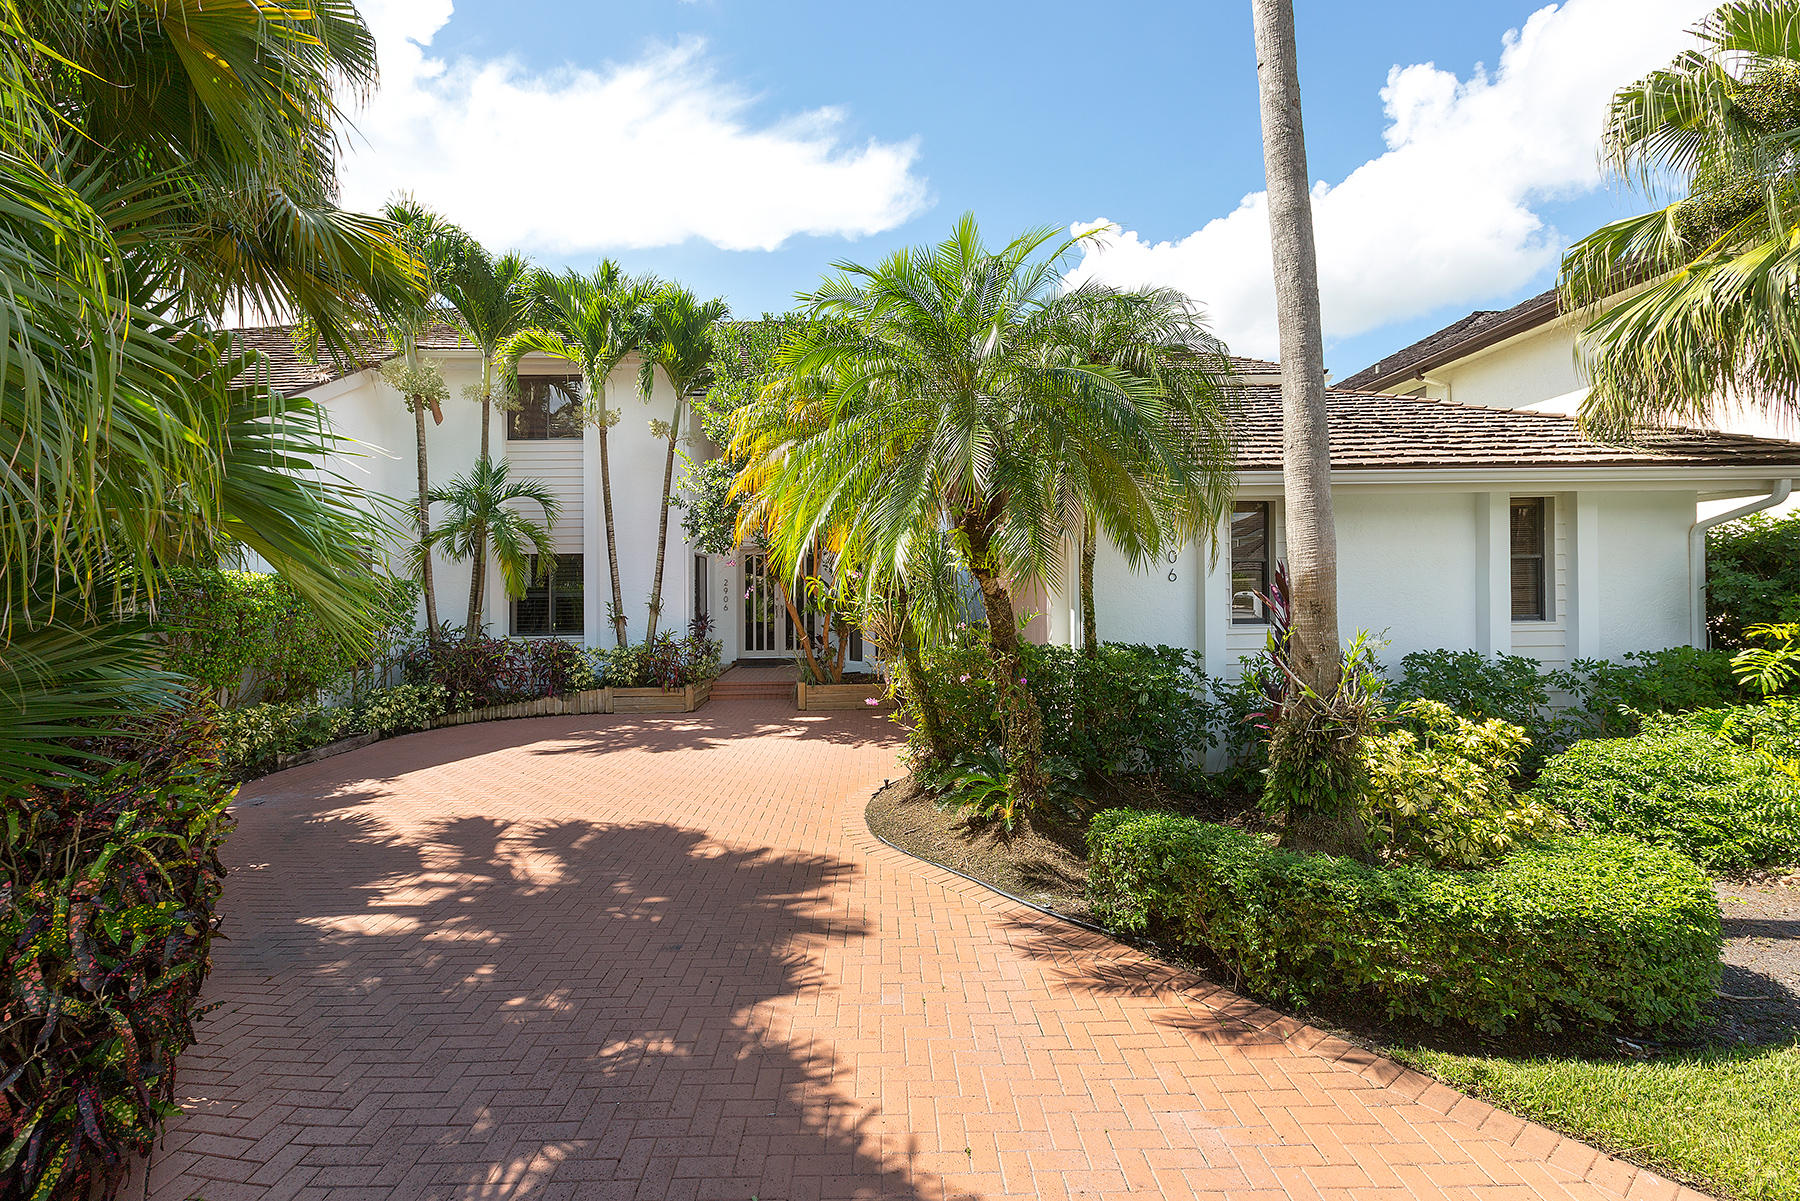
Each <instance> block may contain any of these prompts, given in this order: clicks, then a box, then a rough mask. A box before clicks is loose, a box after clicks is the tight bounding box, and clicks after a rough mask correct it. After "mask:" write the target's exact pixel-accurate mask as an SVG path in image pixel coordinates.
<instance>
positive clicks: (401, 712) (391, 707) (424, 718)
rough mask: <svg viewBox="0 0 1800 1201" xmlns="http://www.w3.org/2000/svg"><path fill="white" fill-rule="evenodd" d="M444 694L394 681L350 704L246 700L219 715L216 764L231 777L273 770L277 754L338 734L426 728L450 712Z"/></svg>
mask: <svg viewBox="0 0 1800 1201" xmlns="http://www.w3.org/2000/svg"><path fill="white" fill-rule="evenodd" d="M448 697H449V694H448V692H446V691H445V689H444V688H443V686H442V685H439V684H399V685H396V686H394V687H393V688H382V689H378V690H376V691H374V692H371V693H368V694H367V695H365V696H364V697H363V698H362V699H361V700H359V701H357V702H356V703H355V704H351V705H321V704H319V703H318V702H317V701H295V702H291V703H289V704H284V705H277V704H266V705H251V706H249V707H248V708H245V709H227V710H225V711H224V712H222V713H220V714H219V716H218V729H219V765H220V767H221V769H222V770H223V771H224V772H225V774H226V775H227V776H228V777H230V778H231V779H234V780H245V779H250V778H252V777H255V776H260V775H263V774H264V773H266V772H269V771H272V770H273V769H274V767H275V763H276V760H277V758H278V757H279V756H281V755H291V754H294V753H296V752H299V751H310V750H312V749H313V748H314V747H321V746H326V745H328V744H330V743H333V742H336V741H338V740H339V739H340V738H349V737H352V736H353V735H356V734H374V735H376V736H377V737H381V738H386V737H388V736H390V735H393V734H406V733H410V732H411V731H413V730H426V729H430V728H431V724H432V723H433V722H434V721H436V720H437V719H438V718H439V717H441V716H443V715H444V714H445V713H447V712H449V707H448V704H447V701H448Z"/></svg>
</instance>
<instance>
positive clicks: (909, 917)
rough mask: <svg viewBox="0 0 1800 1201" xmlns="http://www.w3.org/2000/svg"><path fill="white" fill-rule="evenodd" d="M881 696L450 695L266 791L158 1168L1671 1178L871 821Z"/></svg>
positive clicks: (253, 1185)
mask: <svg viewBox="0 0 1800 1201" xmlns="http://www.w3.org/2000/svg"><path fill="white" fill-rule="evenodd" d="M895 751H896V746H895V740H894V738H893V729H892V727H891V726H889V725H887V724H885V723H883V722H882V721H880V720H879V719H877V718H874V717H871V716H868V715H864V714H860V713H846V714H833V715H830V716H817V715H806V714H796V713H793V712H792V711H791V708H790V707H789V705H788V704H787V703H786V702H781V701H756V700H740V701H730V702H714V703H713V704H712V705H710V706H708V707H707V708H705V709H703V710H702V711H701V712H699V713H696V714H691V715H683V716H667V717H618V716H615V717H600V716H597V717H579V718H575V717H571V718H540V719H535V720H529V721H517V722H503V723H494V724H490V725H480V726H465V727H460V728H455V729H448V730H441V731H437V732H434V733H430V734H421V735H417V736H414V737H410V738H404V739H398V740H395V741H392V742H386V743H379V744H377V745H375V746H372V747H369V748H367V749H365V750H362V751H359V752H355V753H353V754H350V755H345V756H342V757H339V758H336V759H332V760H329V761H326V762H323V763H318V764H314V765H312V766H309V767H303V768H297V769H294V770H292V771H289V772H285V773H282V774H280V775H276V776H271V777H269V778H267V779H266V780H263V781H261V782H259V783H257V784H255V785H252V786H251V787H249V788H247V789H246V790H245V793H244V795H243V797H242V798H241V801H240V804H239V810H238V812H239V817H240V821H241V825H240V828H239V830H238V832H237V834H236V835H235V836H234V837H233V839H232V841H231V843H230V847H229V852H230V853H229V858H230V861H231V867H232V874H231V876H230V878H229V880H228V882H227V891H226V896H225V905H226V915H227V924H226V930H227V933H228V934H229V935H230V940H229V941H227V942H224V943H222V944H220V945H219V947H218V950H217V955H216V959H217V966H216V969H215V972H214V975H213V979H212V982H211V984H210V985H209V988H208V992H209V996H210V999H212V1000H215V1001H218V1002H221V1003H222V1004H221V1007H220V1008H219V1009H218V1010H217V1011H216V1012H214V1013H213V1014H212V1015H210V1016H209V1017H207V1018H206V1019H205V1020H204V1021H203V1022H202V1023H201V1027H200V1029H201V1042H200V1043H199V1045H198V1046H196V1047H195V1048H194V1049H193V1050H192V1051H191V1052H190V1053H189V1054H188V1055H187V1056H186V1058H185V1059H184V1060H183V1063H182V1076H181V1080H180V1090H179V1091H180V1094H181V1096H182V1098H183V1100H184V1103H185V1105H186V1106H187V1108H188V1114H187V1115H186V1116H185V1117H183V1118H181V1119H179V1120H177V1121H176V1122H175V1123H174V1124H173V1126H172V1128H171V1132H170V1134H169V1135H168V1137H167V1139H166V1140H165V1143H164V1145H163V1148H162V1149H161V1151H160V1152H159V1154H158V1156H157V1158H156V1159H155V1160H154V1162H153V1164H152V1166H151V1168H150V1170H149V1172H148V1173H147V1175H140V1180H139V1182H138V1183H139V1185H140V1186H141V1187H142V1188H143V1190H144V1195H146V1196H148V1197H151V1198H156V1199H158V1201H184V1199H186V1198H189V1197H191V1196H196V1195H197V1196H203V1197H205V1198H208V1199H209V1201H240V1199H257V1201H277V1199H296V1201H298V1199H305V1201H362V1199H365V1198H367V1199H371V1201H373V1199H380V1201H417V1199H422V1198H514V1197H521V1198H522V1197H531V1198H547V1199H558V1201H562V1199H573V1198H659V1199H660V1198H691V1199H699V1198H716V1199H727V1198H738V1199H748V1198H752V1197H754V1198H758V1199H759V1201H776V1199H778V1198H826V1197H895V1198H914V1197H919V1198H941V1197H1021V1198H1023V1197H1050V1198H1061V1197H1074V1196H1081V1197H1109V1196H1118V1197H1124V1196H1133V1197H1188V1196H1209V1197H1230V1198H1244V1199H1245V1201H1250V1199H1253V1198H1282V1197H1295V1198H1324V1197H1331V1198H1355V1199H1356V1201H1382V1199H1386V1198H1393V1199H1395V1201H1399V1199H1401V1198H1436V1197H1467V1198H1489V1199H1492V1201H1511V1199H1514V1198H1518V1199H1528V1198H1539V1197H1545V1198H1571V1197H1573V1198H1585V1197H1601V1196H1619V1195H1624V1194H1626V1193H1627V1192H1629V1193H1630V1195H1631V1196H1632V1197H1633V1198H1638V1197H1643V1198H1653V1197H1672V1196H1674V1194H1675V1192H1676V1190H1675V1188H1674V1186H1672V1185H1670V1184H1668V1183H1667V1182H1665V1181H1662V1180H1659V1179H1658V1178H1656V1177H1654V1176H1652V1175H1650V1174H1649V1173H1644V1172H1639V1171H1636V1170H1634V1169H1631V1168H1629V1167H1627V1166H1625V1165H1622V1164H1620V1163H1618V1161H1615V1160H1610V1159H1605V1158H1603V1157H1599V1156H1597V1155H1596V1154H1595V1152H1593V1151H1592V1150H1590V1149H1587V1148H1585V1147H1582V1146H1580V1145H1579V1144H1576V1143H1572V1142H1569V1141H1567V1140H1563V1139H1559V1138H1558V1137H1557V1136H1555V1135H1553V1134H1551V1133H1549V1132H1548V1131H1545V1130H1543V1129H1542V1128H1539V1127H1536V1126H1532V1125H1529V1124H1527V1123H1524V1122H1520V1121H1518V1120H1517V1119H1514V1118H1510V1117H1507V1116H1505V1115H1502V1114H1499V1113H1497V1112H1495V1111H1493V1110H1491V1109H1489V1108H1488V1107H1486V1106H1484V1105H1480V1104H1478V1103H1476V1102H1474V1101H1470V1100H1467V1099H1466V1098H1462V1097H1460V1096H1459V1095H1458V1094H1456V1093H1454V1092H1452V1091H1450V1090H1449V1089H1446V1088H1443V1087H1441V1086H1433V1085H1429V1084H1428V1082H1427V1081H1425V1080H1424V1079H1423V1078H1422V1077H1418V1076H1415V1075H1412V1074H1410V1073H1405V1072H1402V1071H1401V1070H1400V1069H1398V1068H1396V1067H1394V1066H1393V1065H1392V1064H1390V1063H1387V1062H1386V1061H1383V1060H1378V1059H1376V1058H1374V1057H1372V1056H1368V1055H1366V1054H1364V1053H1361V1052H1357V1051H1354V1050H1353V1049H1352V1048H1350V1047H1348V1046H1347V1045H1345V1044H1342V1043H1339V1042H1337V1041H1336V1040H1332V1039H1327V1038H1325V1036H1323V1035H1321V1034H1320V1033H1318V1032H1317V1031H1314V1030H1311V1029H1309V1028H1307V1027H1304V1026H1301V1025H1299V1024H1298V1023H1293V1022H1290V1021H1286V1020H1280V1021H1277V1020H1276V1019H1275V1015H1273V1014H1270V1013H1268V1012H1267V1011H1265V1010H1261V1009H1258V1008H1257V1007H1256V1006H1253V1005H1250V1004H1248V1003H1247V1002H1244V1001H1242V1000H1241V999H1239V998H1236V997H1234V996H1232V995H1231V994H1230V993H1228V992H1225V991H1222V990H1219V989H1217V988H1216V987H1213V986H1209V985H1207V984H1205V983H1204V982H1203V981H1199V980H1196V979H1194V978H1192V977H1189V976H1185V975H1183V974H1181V973H1179V972H1176V971H1173V970H1171V969H1168V968H1166V967H1162V966H1160V965H1158V964H1156V963H1154V962H1151V961H1148V960H1145V959H1143V958H1142V957H1140V956H1138V955H1137V954H1136V953H1134V952H1132V951H1130V950H1128V949H1126V948H1123V947H1121V946H1119V945H1118V944H1115V943H1112V942H1110V941H1109V940H1106V939H1103V938H1099V937H1096V936H1091V935H1087V934H1084V933H1082V932H1080V931H1078V930H1074V929H1073V928H1071V927H1067V926H1064V925H1062V924H1059V923H1056V922H1053V921H1050V920H1048V919H1045V918H1043V917H1041V916H1040V915H1038V914H1036V913H1034V912H1032V911H1030V910H1027V909H1024V908H1022V907H1020V906H1017V905H1014V904H1012V903H1011V902H1008V901H1006V900H1004V899H1003V898H1000V897H997V896H995V895H994V894H992V893H989V892H987V891H986V890H985V889H982V888H980V887H978V886H976V885H973V884H970V883H968V882H966V881H963V880H960V879H958V878H956V877H954V876H952V875H951V874H949V873H947V872H943V871H939V870H937V869H935V868H931V867H928V866H926V865H923V864H921V863H918V862H917V861H915V860H912V859H910V858H908V857H906V856H904V855H901V854H900V853H899V852H896V851H893V850H891V849H889V848H887V847H884V846H882V845H881V844H879V843H877V842H876V841H875V840H874V839H873V838H872V837H870V836H869V834H868V832H867V828H866V827H865V826H864V824H863V820H862V807H863V804H864V801H865V799H866V798H867V796H868V794H869V792H870V791H871V789H872V788H873V787H875V786H877V785H879V784H880V783H881V781H882V779H883V777H885V776H889V775H893V774H896V771H897V768H896V758H895Z"/></svg>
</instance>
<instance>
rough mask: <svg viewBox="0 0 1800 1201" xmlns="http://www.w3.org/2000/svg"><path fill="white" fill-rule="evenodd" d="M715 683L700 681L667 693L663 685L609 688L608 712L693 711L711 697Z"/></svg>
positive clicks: (607, 694)
mask: <svg viewBox="0 0 1800 1201" xmlns="http://www.w3.org/2000/svg"><path fill="white" fill-rule="evenodd" d="M712 686H713V682H712V681H711V680H701V681H700V682H699V683H698V684H689V685H688V686H687V687H686V688H680V689H676V690H674V691H670V692H665V691H663V690H662V689H661V688H608V689H607V690H606V696H607V704H606V711H607V712H608V713H692V712H693V711H694V710H696V709H698V708H699V707H700V706H701V705H704V704H705V703H706V702H707V700H708V699H709V698H710V697H711V696H712Z"/></svg>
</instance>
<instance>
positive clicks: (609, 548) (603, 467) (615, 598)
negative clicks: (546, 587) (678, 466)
mask: <svg viewBox="0 0 1800 1201" xmlns="http://www.w3.org/2000/svg"><path fill="white" fill-rule="evenodd" d="M599 429H600V508H601V509H602V511H603V512H604V513H605V515H606V566H607V570H608V571H610V572H611V573H612V623H613V637H614V638H616V639H618V645H620V646H624V645H625V594H624V593H623V592H621V591H620V590H619V543H618V539H617V537H616V536H615V530H614V528H613V503H612V463H611V461H610V460H609V459H608V458H607V454H606V418H605V417H604V416H602V417H601V419H600V426H599Z"/></svg>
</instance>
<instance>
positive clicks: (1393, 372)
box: [1339, 289, 1559, 389]
mask: <svg viewBox="0 0 1800 1201" xmlns="http://www.w3.org/2000/svg"><path fill="white" fill-rule="evenodd" d="M1558 312H1559V309H1558V307H1557V303H1556V292H1555V290H1554V289H1552V290H1551V291H1548V292H1540V293H1538V294H1537V295H1536V296H1533V297H1531V298H1530V299H1529V300H1521V301H1520V302H1519V303H1518V304H1515V305H1513V307H1512V308H1510V309H1477V310H1476V311H1475V312H1473V313H1470V314H1469V315H1468V316H1467V317H1464V318H1462V319H1461V320H1459V321H1454V322H1452V323H1451V324H1449V325H1446V326H1445V327H1444V328H1443V329H1440V330H1438V331H1437V332H1436V333H1435V334H1431V335H1428V336H1427V337H1424V338H1420V339H1419V340H1418V341H1417V342H1414V343H1413V344H1412V345H1411V346H1408V347H1406V348H1405V349H1403V350H1396V351H1395V352H1394V353H1393V354H1391V355H1389V356H1387V357H1386V358H1385V359H1382V360H1381V361H1380V362H1379V363H1375V364H1373V365H1371V366H1368V367H1364V368H1363V369H1362V370H1361V371H1358V372H1357V373H1356V374H1355V375H1352V376H1350V377H1349V378H1347V379H1344V380H1341V381H1340V382H1339V386H1340V387H1344V388H1352V389H1355V388H1366V389H1375V388H1385V387H1387V386H1388V385H1389V384H1393V383H1397V382H1399V381H1401V380H1408V379H1416V378H1417V377H1418V376H1419V374H1420V373H1421V372H1424V371H1429V370H1431V369H1432V368H1433V367H1436V366H1439V365H1441V364H1443V363H1447V362H1450V361H1451V360H1453V359H1459V358H1461V357H1463V356H1464V355H1466V354H1473V353H1474V352H1475V351H1477V350H1480V349H1482V348H1483V347H1486V346H1492V345H1493V344H1494V343H1496V342H1499V341H1501V340H1502V339H1504V338H1510V337H1512V336H1513V335H1514V334H1521V333H1524V332H1525V331H1526V330H1528V329H1536V328H1537V327H1538V326H1540V325H1543V324H1544V323H1545V322H1547V321H1550V320H1552V319H1554V318H1555V317H1556V315H1557V313H1558Z"/></svg>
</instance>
